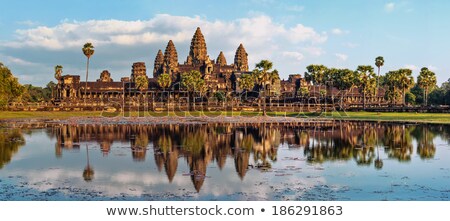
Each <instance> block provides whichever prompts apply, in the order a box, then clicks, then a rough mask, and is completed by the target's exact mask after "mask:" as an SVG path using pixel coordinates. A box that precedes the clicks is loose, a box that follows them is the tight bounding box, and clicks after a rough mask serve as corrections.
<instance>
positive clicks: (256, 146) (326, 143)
mask: <svg viewBox="0 0 450 221" xmlns="http://www.w3.org/2000/svg"><path fill="white" fill-rule="evenodd" d="M448 128H450V127H447V126H430V125H422V126H420V125H406V126H405V125H402V124H394V123H390V124H385V123H383V124H381V123H370V122H335V124H333V125H331V126H321V127H317V126H316V127H302V126H290V125H289V126H286V125H265V124H243V125H239V124H238V125H230V124H217V125H203V124H202V125H165V126H161V125H159V126H158V125H153V126H152V125H120V126H114V127H110V126H99V125H95V126H86V127H78V126H72V125H64V126H60V127H56V128H52V129H51V131H52V132H51V133H52V134H55V135H56V138H57V142H56V145H57V146H55V154H56V155H57V157H62V153H63V151H64V150H66V149H71V148H77V147H78V146H79V142H94V141H95V142H97V143H98V144H100V146H101V148H100V149H101V151H102V153H104V155H105V156H106V157H108V155H107V154H105V153H108V152H109V151H111V150H110V149H111V148H114V141H115V140H119V141H121V142H130V146H131V153H132V156H133V159H134V160H135V161H144V160H145V158H146V151H147V147H148V146H152V147H153V150H154V159H155V164H156V166H157V168H158V171H160V172H161V173H162V172H163V171H164V172H165V173H166V175H167V180H168V183H172V182H173V180H174V179H175V176H176V174H177V169H178V166H179V163H180V162H183V161H180V162H179V158H183V159H184V162H186V163H187V167H188V169H189V171H184V172H185V173H188V174H186V175H188V176H190V179H191V181H192V184H193V186H194V188H195V190H196V191H200V190H201V188H202V186H203V184H204V183H205V182H207V179H208V174H207V173H208V168H210V167H211V165H212V163H215V164H217V167H218V169H219V170H221V171H222V170H225V169H224V168H227V167H229V168H233V169H234V170H235V172H236V175H237V177H239V179H240V180H242V181H243V182H244V181H245V177H246V176H247V174H248V172H249V170H252V169H254V170H258V171H262V172H265V171H271V168H272V167H276V162H277V158H278V148H279V147H280V146H281V145H287V146H288V147H289V148H298V149H302V150H303V154H300V155H298V156H294V157H295V158H304V159H306V160H307V162H308V163H311V164H321V163H325V162H333V161H348V162H354V163H355V164H356V165H358V166H370V165H372V164H374V167H375V169H377V170H379V169H382V168H383V165H384V163H383V158H388V159H390V160H395V161H398V162H409V161H410V160H411V158H412V155H413V147H416V148H417V154H418V155H420V157H421V158H422V159H430V158H434V156H435V153H436V147H435V145H434V140H435V138H436V137H437V134H439V135H440V136H441V137H444V138H448V137H450V136H449V135H448V134H450V132H448V133H446V132H445V131H450V129H448ZM105 134H107V135H105ZM0 138H1V137H0ZM380 148H384V151H380ZM375 149H376V150H375ZM298 153H299V152H295V154H298ZM86 156H87V166H86V168H85V169H84V171H83V178H84V179H85V180H86V181H91V180H92V179H93V177H94V170H93V168H92V167H91V166H90V164H89V149H88V147H87V146H86ZM228 159H230V160H228ZM227 160H228V161H227ZM233 166H234V167H233Z"/></svg>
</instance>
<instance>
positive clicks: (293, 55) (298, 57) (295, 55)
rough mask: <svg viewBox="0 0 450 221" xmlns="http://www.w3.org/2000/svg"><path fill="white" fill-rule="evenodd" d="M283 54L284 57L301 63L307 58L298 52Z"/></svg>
mask: <svg viewBox="0 0 450 221" xmlns="http://www.w3.org/2000/svg"><path fill="white" fill-rule="evenodd" d="M282 54H283V56H284V57H289V58H294V59H295V60H297V61H301V60H303V58H305V56H304V55H303V54H302V53H300V52H296V51H285V52H283V53H282Z"/></svg>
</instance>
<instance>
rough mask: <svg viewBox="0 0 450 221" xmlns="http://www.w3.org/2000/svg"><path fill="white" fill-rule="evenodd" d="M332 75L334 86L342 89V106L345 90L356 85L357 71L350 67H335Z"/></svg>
mask: <svg viewBox="0 0 450 221" xmlns="http://www.w3.org/2000/svg"><path fill="white" fill-rule="evenodd" d="M330 76H331V81H330V82H332V84H333V86H334V87H336V88H337V89H338V90H340V91H341V107H342V101H343V99H344V94H345V93H344V91H346V90H349V89H350V88H352V87H353V86H354V85H355V81H356V80H355V79H356V75H355V72H354V71H352V70H349V69H334V71H333V74H332V75H330Z"/></svg>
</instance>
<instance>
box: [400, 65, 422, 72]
mask: <svg viewBox="0 0 450 221" xmlns="http://www.w3.org/2000/svg"><path fill="white" fill-rule="evenodd" d="M403 68H406V69H410V70H412V71H417V70H419V68H418V67H417V66H416V65H413V64H405V65H404V66H403Z"/></svg>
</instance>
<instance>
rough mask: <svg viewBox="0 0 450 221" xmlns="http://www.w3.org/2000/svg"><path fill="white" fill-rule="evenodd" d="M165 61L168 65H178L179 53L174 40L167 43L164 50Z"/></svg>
mask: <svg viewBox="0 0 450 221" xmlns="http://www.w3.org/2000/svg"><path fill="white" fill-rule="evenodd" d="M164 63H166V64H167V65H178V53H177V49H176V48H175V45H174V44H173V41H172V40H170V41H169V43H167V47H166V50H165V51H164Z"/></svg>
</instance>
